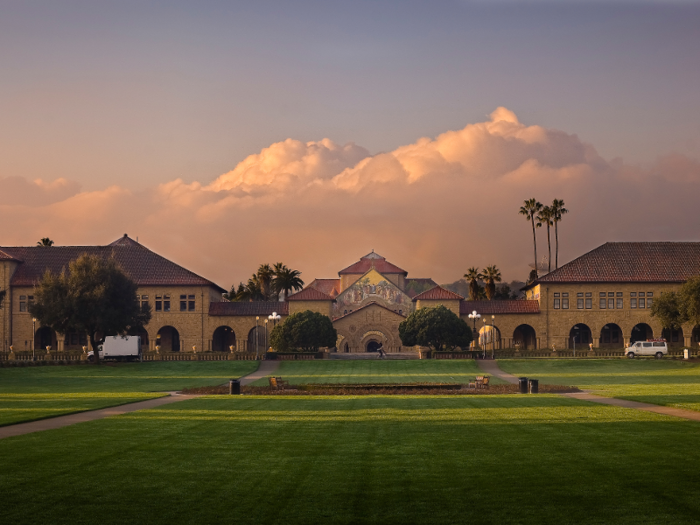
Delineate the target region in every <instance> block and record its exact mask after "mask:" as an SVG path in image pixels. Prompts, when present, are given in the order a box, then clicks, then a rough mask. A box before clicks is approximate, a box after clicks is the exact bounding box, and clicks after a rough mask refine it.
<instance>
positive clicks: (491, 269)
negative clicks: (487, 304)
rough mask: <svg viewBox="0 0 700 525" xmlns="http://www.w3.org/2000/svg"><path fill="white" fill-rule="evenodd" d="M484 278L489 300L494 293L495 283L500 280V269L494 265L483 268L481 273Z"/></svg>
mask: <svg viewBox="0 0 700 525" xmlns="http://www.w3.org/2000/svg"><path fill="white" fill-rule="evenodd" d="M481 276H482V277H483V278H484V281H485V283H486V286H484V288H485V289H486V297H487V298H488V300H489V301H490V300H491V299H493V298H494V296H495V295H496V283H500V282H501V271H500V270H499V269H498V268H496V265H492V266H487V267H486V268H484V272H483V273H482V274H481Z"/></svg>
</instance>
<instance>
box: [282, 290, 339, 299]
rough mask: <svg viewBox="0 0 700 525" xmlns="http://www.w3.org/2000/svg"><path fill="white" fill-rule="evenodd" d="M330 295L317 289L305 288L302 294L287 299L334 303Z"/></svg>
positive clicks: (298, 293)
mask: <svg viewBox="0 0 700 525" xmlns="http://www.w3.org/2000/svg"><path fill="white" fill-rule="evenodd" d="M334 300H335V299H333V298H332V297H331V296H330V295H328V294H325V293H323V292H320V291H318V290H317V289H316V288H304V289H303V290H302V291H301V292H297V293H295V294H294V295H290V296H289V297H287V301H334Z"/></svg>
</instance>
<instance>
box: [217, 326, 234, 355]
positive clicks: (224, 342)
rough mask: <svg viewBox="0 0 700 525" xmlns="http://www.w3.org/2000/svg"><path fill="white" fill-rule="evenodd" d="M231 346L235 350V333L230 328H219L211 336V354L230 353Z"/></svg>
mask: <svg viewBox="0 0 700 525" xmlns="http://www.w3.org/2000/svg"><path fill="white" fill-rule="evenodd" d="M231 346H233V349H234V350H235V349H236V332H234V331H233V328H231V327H230V326H226V325H223V326H219V327H218V328H217V329H216V330H214V333H213V334H212V336H211V349H212V351H213V352H230V351H231V348H230V347H231Z"/></svg>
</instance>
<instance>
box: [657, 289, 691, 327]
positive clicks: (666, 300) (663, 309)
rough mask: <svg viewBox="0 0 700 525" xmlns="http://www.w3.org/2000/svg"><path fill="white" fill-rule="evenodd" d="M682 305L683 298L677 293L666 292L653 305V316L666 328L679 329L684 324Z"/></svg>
mask: <svg viewBox="0 0 700 525" xmlns="http://www.w3.org/2000/svg"><path fill="white" fill-rule="evenodd" d="M680 303H681V298H680V295H679V294H678V293H677V292H666V293H664V294H662V295H661V296H660V297H658V298H657V299H656V300H655V301H654V303H653V304H652V305H651V316H652V317H657V318H658V319H659V321H660V322H661V326H663V327H664V328H668V329H671V330H674V329H678V328H679V327H680V326H681V324H683V316H682V314H681V304H680Z"/></svg>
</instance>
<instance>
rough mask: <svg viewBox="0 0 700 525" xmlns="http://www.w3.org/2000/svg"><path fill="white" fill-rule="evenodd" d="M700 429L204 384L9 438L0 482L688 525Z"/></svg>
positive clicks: (49, 498)
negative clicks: (127, 410)
mask: <svg viewBox="0 0 700 525" xmlns="http://www.w3.org/2000/svg"><path fill="white" fill-rule="evenodd" d="M166 412H167V413H168V414H169V415H170V416H172V417H173V419H169V420H163V419H149V418H148V417H145V418H144V417H143V416H144V415H145V416H148V415H149V414H151V415H161V414H163V413H166ZM227 413H228V414H229V415H230V416H231V418H230V419H226V417H225V416H226V414H227ZM353 413H354V414H356V415H359V416H360V417H359V419H355V420H348V419H347V418H346V416H347V415H348V414H353ZM433 413H434V414H447V415H448V417H447V418H445V419H444V420H442V421H435V420H431V419H429V416H430V414H433ZM202 414H209V415H213V416H215V417H214V419H210V420H207V419H201V418H200V416H201V415H202ZM244 414H248V416H249V418H248V419H245V418H243V417H242V416H243V415H244ZM382 414H384V415H385V416H386V417H384V418H382V417H375V416H381V415H382ZM417 414H418V415H422V414H425V416H426V419H421V418H416V417H415V416H416V415H417ZM309 416H311V418H314V419H310V418H309ZM370 416H371V417H370ZM699 430H700V424H699V423H696V422H689V421H680V420H676V419H673V418H668V417H664V416H659V415H656V414H649V413H645V412H640V411H634V410H628V409H622V408H619V407H608V406H599V405H593V404H590V403H586V402H581V401H578V400H573V399H568V398H563V397H561V396H487V397H482V398H465V397H457V396H455V397H442V396H435V397H433V396H358V397H349V398H337V397H335V398H332V397H327V398H299V397H294V398H291V397H290V398H276V397H274V396H270V397H245V396H242V397H235V398H231V397H219V398H213V397H212V398H200V399H197V400H192V401H184V402H182V403H178V404H175V405H168V407H161V408H159V409H156V410H150V411H146V412H139V413H132V414H128V415H125V416H119V417H115V418H110V419H107V420H101V421H95V422H91V423H86V424H81V425H76V426H73V427H67V428H64V429H60V430H56V431H50V432H44V433H38V434H32V435H27V436H21V437H18V438H10V439H6V440H3V441H2V442H0V462H1V464H2V465H3V473H4V475H3V476H2V477H0V491H2V493H3V495H4V497H5V498H6V501H12V502H13V504H12V505H9V506H5V507H4V508H3V516H4V518H5V519H6V520H7V521H8V522H11V523H19V524H21V523H30V522H31V523H37V522H51V523H96V522H99V523H106V524H111V523H120V524H121V523H145V522H147V523H231V522H232V521H235V522H236V523H272V522H278V521H280V517H283V518H284V519H283V521H284V522H285V523H291V524H297V523H305V524H306V523H329V524H336V523H339V524H340V523H342V524H350V523H372V524H375V523H376V524H379V523H397V524H398V523H417V524H423V523H470V522H482V521H483V520H484V516H488V520H489V522H491V523H520V524H530V523H532V524H534V523H537V524H540V523H557V524H559V523H564V524H566V523H577V524H578V523H580V524H589V523H590V524H600V523H622V524H632V523H634V524H638V523H645V524H656V523H663V524H668V523H680V524H683V523H694V522H696V519H697V515H698V512H699V511H700V502H699V501H698V499H697V498H696V497H695V495H694V493H693V491H692V490H680V489H681V488H683V487H693V486H696V485H697V482H698V481H699V479H698V473H697V465H698V461H700V452H699V451H698V450H697V447H694V443H695V442H696V439H697V435H698V431H699ZM631 444H633V445H631ZM38 495H41V497H38Z"/></svg>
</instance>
